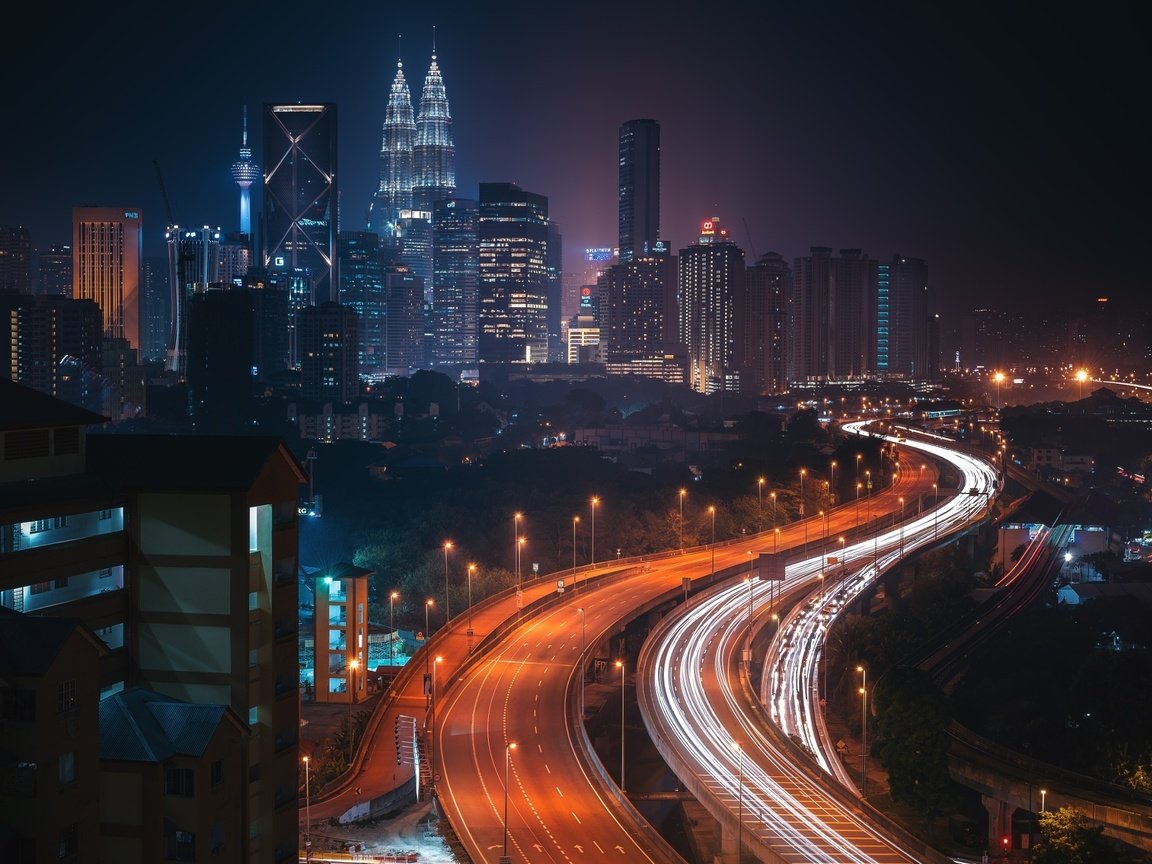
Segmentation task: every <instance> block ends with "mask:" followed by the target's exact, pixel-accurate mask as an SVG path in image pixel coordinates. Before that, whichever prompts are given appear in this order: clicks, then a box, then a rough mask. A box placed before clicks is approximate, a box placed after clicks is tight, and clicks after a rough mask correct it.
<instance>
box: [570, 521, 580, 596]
mask: <svg viewBox="0 0 1152 864" xmlns="http://www.w3.org/2000/svg"><path fill="white" fill-rule="evenodd" d="M579 524H580V517H579V516H573V517H572V590H573V591H575V590H576V585H577V584H578V583H577V581H576V526H577V525H579Z"/></svg>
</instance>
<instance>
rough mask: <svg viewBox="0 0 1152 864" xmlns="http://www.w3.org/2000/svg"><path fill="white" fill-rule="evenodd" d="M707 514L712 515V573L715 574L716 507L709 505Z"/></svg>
mask: <svg viewBox="0 0 1152 864" xmlns="http://www.w3.org/2000/svg"><path fill="white" fill-rule="evenodd" d="M708 512H709V513H711V514H712V544H711V546H712V572H713V573H715V572H716V505H715V504H709V505H708Z"/></svg>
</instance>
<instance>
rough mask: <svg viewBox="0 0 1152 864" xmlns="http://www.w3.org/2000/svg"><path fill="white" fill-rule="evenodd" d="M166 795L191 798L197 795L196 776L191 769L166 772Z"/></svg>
mask: <svg viewBox="0 0 1152 864" xmlns="http://www.w3.org/2000/svg"><path fill="white" fill-rule="evenodd" d="M164 794H165V795H179V796H181V797H183V798H191V797H192V796H193V795H194V794H196V775H195V774H194V773H193V771H192V769H191V768H168V769H166V770H165V771H164Z"/></svg>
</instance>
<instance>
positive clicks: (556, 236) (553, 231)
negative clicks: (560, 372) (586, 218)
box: [544, 219, 564, 363]
mask: <svg viewBox="0 0 1152 864" xmlns="http://www.w3.org/2000/svg"><path fill="white" fill-rule="evenodd" d="M544 272H545V277H544V297H545V299H546V302H547V313H546V316H545V317H546V321H547V324H548V360H549V362H552V363H563V362H564V343H563V339H562V331H561V326H560V304H561V300H562V298H563V285H564V235H563V234H561V233H560V226H559V225H557V224H556V222H555V221H554V220H552V219H549V220H548V248H547V254H546V256H545V258H544Z"/></svg>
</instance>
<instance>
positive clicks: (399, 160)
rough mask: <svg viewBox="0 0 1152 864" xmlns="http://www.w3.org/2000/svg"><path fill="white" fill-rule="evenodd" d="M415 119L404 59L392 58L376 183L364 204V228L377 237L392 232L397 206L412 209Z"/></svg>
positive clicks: (395, 227)
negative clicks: (393, 73)
mask: <svg viewBox="0 0 1152 864" xmlns="http://www.w3.org/2000/svg"><path fill="white" fill-rule="evenodd" d="M415 142H416V121H415V119H413V114H412V94H411V93H410V92H409V91H408V82H407V81H405V80H404V63H403V62H402V61H400V60H397V61H396V77H395V78H393V79H392V90H391V93H390V94H389V96H388V107H387V109H386V110H385V112H384V140H383V143H382V144H381V146H380V184H379V187H378V188H377V189H376V192H375V194H374V195H373V196H372V204H371V205H370V206H369V208H368V230H369V231H373V232H375V233H376V234H379V235H380V236H381V237H386V238H393V237H395V236H396V229H397V225H398V223H399V220H400V211H401V210H411V209H412V148H413V146H414V145H415Z"/></svg>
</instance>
